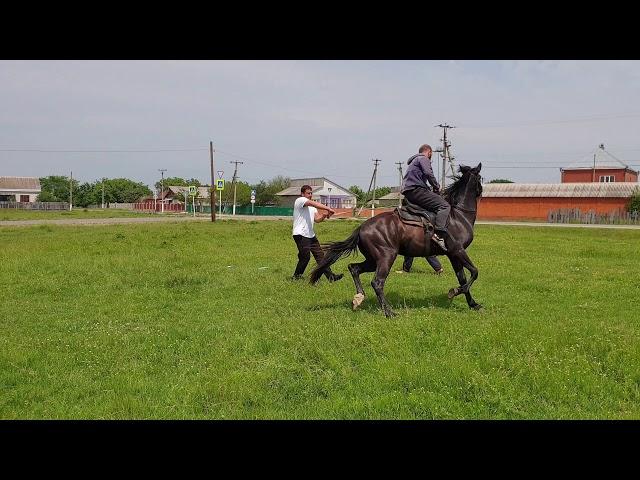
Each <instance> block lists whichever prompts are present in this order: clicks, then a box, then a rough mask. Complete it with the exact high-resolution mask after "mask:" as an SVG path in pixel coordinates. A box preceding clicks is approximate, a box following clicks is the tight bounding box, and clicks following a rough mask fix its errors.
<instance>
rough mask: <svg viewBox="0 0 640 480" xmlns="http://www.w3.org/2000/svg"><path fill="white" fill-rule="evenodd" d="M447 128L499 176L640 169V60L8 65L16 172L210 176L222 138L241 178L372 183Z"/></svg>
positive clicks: (7, 164) (388, 181) (3, 157)
mask: <svg viewBox="0 0 640 480" xmlns="http://www.w3.org/2000/svg"><path fill="white" fill-rule="evenodd" d="M439 124H448V125H451V126H454V127H455V128H452V129H450V130H448V133H447V136H448V139H449V141H450V142H451V153H452V154H453V156H454V163H455V164H456V165H459V164H464V165H472V166H475V165H477V164H478V163H480V162H482V175H483V177H484V181H485V182H487V181H490V180H492V179H496V178H506V179H510V180H513V181H515V182H518V183H557V182H559V181H560V170H559V169H560V167H566V166H568V165H570V164H575V163H576V162H578V163H580V162H584V165H585V166H588V162H589V158H592V152H593V151H594V150H595V149H596V148H597V147H598V145H599V144H604V146H605V148H606V150H607V151H608V152H610V153H612V154H613V155H614V156H615V157H617V158H619V159H620V160H622V161H623V162H624V163H626V164H628V165H630V166H631V167H632V168H634V169H636V170H639V169H640V135H639V133H640V61H631V60H629V61H622V60H616V61H613V60H605V61H585V60H579V61H561V60H554V61H544V60H541V61H532V60H527V61H512V60H510V61H495V60H492V61H488V60H474V61H459V60H456V61H434V60H420V61H395V60H391V61H354V60H339V61H329V60H324V61H318V60H313V61H294V60H291V61H267V60H256V61H248V60H242V61H233V60H224V61H218V60H203V61H183V60H172V61H155V60H154V61H151V60H148V61H136V60H126V61H124V60H123V61H117V60H110V61H106V60H99V61H98V60H96V61H87V60H74V61H55V60H46V61H36V60H28V61H8V60H5V61H0V176H35V177H44V176H48V175H69V174H70V172H73V177H74V178H75V179H78V180H80V181H81V182H85V181H87V182H92V181H95V180H98V179H100V178H103V177H107V178H116V177H125V178H130V179H132V180H135V181H137V182H142V183H144V184H146V185H148V186H150V187H152V185H153V184H154V183H155V182H156V181H158V180H160V176H161V174H160V172H159V171H158V170H159V169H166V172H164V175H165V177H174V176H177V177H183V178H198V179H200V181H201V182H202V183H209V182H210V179H211V170H210V158H209V142H210V141H211V142H213V146H214V149H215V155H214V160H215V170H216V171H222V172H224V173H223V177H224V178H225V179H227V180H230V179H231V177H232V174H233V170H234V166H235V165H234V164H232V163H231V162H233V161H239V162H243V163H242V164H238V165H237V167H238V178H239V180H242V181H246V182H249V183H257V182H259V181H260V180H269V179H271V178H273V177H275V176H276V175H284V176H288V177H291V178H307V177H322V176H324V177H327V178H328V179H329V180H332V181H334V182H335V183H337V184H338V185H341V186H343V187H347V188H348V187H350V186H351V185H358V186H359V187H360V188H362V189H364V190H365V191H366V190H367V188H368V186H369V184H370V181H371V177H372V173H373V167H374V162H373V159H376V158H377V159H379V160H381V162H380V164H379V166H378V172H377V178H376V184H377V185H378V186H396V185H398V183H399V171H398V165H397V164H396V162H402V163H403V172H404V171H406V160H407V159H408V158H409V157H410V156H411V155H413V154H414V153H416V152H417V149H418V147H419V146H420V145H421V144H423V143H428V144H430V145H432V146H433V147H434V148H439V147H441V145H442V141H441V139H442V129H441V128H439V127H436V125H439ZM432 161H433V164H434V167H435V168H438V165H439V159H438V155H437V154H434V155H433V159H432ZM216 176H217V175H216Z"/></svg>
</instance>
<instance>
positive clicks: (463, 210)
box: [451, 205, 477, 213]
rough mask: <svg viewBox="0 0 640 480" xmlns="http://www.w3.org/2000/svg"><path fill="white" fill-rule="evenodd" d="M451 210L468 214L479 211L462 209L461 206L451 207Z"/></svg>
mask: <svg viewBox="0 0 640 480" xmlns="http://www.w3.org/2000/svg"><path fill="white" fill-rule="evenodd" d="M451 208H455V209H456V210H460V211H462V212H466V213H476V211H477V210H469V209H468V208H464V207H461V206H460V205H451Z"/></svg>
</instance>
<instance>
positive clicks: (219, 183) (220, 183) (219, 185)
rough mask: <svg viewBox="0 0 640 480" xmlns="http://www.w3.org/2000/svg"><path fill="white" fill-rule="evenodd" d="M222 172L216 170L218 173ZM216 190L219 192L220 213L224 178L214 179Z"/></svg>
mask: <svg viewBox="0 0 640 480" xmlns="http://www.w3.org/2000/svg"><path fill="white" fill-rule="evenodd" d="M222 173H224V172H220V171H219V172H218V175H220V174H222ZM216 190H218V191H219V192H220V215H222V191H223V190H224V178H219V179H218V180H216Z"/></svg>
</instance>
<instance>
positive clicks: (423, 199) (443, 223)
mask: <svg viewBox="0 0 640 480" xmlns="http://www.w3.org/2000/svg"><path fill="white" fill-rule="evenodd" d="M404 196H405V198H406V199H407V200H409V201H410V202H411V203H413V204H414V205H419V206H421V207H422V208H425V209H427V210H429V211H430V212H436V220H435V225H434V227H435V230H436V232H444V233H446V232H447V227H448V226H449V212H451V205H449V204H448V203H447V202H446V200H445V199H444V198H442V197H441V196H440V195H438V194H437V193H434V192H432V191H431V190H427V189H426V188H421V187H417V188H414V189H412V190H409V191H407V192H404Z"/></svg>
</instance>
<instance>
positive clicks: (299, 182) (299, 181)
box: [276, 177, 355, 196]
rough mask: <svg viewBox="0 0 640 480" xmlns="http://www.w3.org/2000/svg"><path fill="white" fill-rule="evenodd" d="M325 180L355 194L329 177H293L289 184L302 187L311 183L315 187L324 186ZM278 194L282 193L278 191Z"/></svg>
mask: <svg viewBox="0 0 640 480" xmlns="http://www.w3.org/2000/svg"><path fill="white" fill-rule="evenodd" d="M325 181H327V182H329V183H330V184H332V185H335V186H336V187H338V188H341V189H342V190H344V191H345V192H349V193H351V194H352V195H354V196H355V194H354V193H353V192H352V191H351V190H349V189H348V188H344V187H343V186H342V185H338V184H337V183H336V182H334V181H333V180H329V179H328V178H327V177H315V178H292V179H291V183H290V184H289V186H290V187H298V188H300V187H302V186H303V185H309V186H311V187H315V186H317V185H320V186H323V185H324V182H325ZM314 191H315V190H314ZM276 195H280V193H276Z"/></svg>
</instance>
